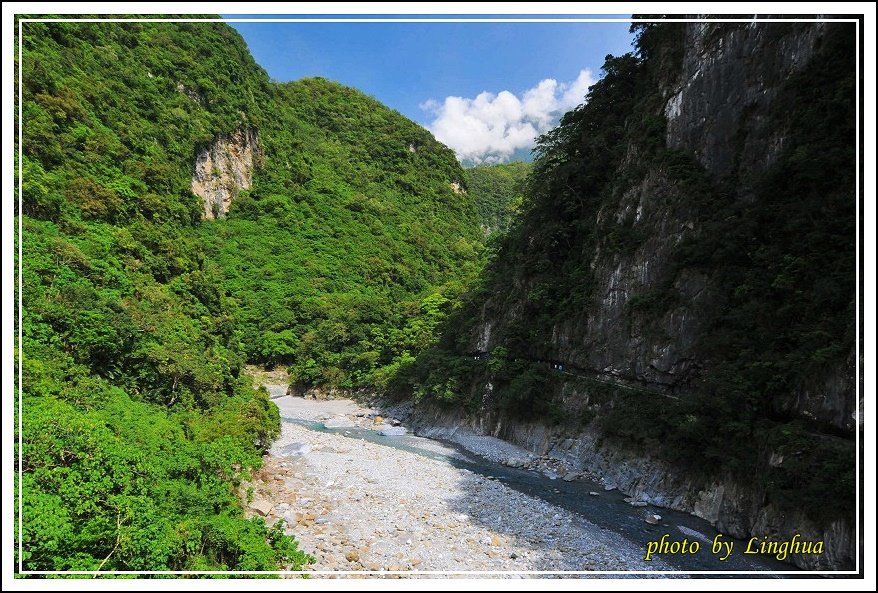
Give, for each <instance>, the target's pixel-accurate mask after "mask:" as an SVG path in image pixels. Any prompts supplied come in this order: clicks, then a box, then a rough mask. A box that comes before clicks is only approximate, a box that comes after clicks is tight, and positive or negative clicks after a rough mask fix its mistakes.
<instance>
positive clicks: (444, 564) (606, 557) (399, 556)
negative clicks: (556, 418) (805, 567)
mask: <svg viewBox="0 0 878 593" xmlns="http://www.w3.org/2000/svg"><path fill="white" fill-rule="evenodd" d="M270 391H272V393H273V394H274V393H275V392H276V391H278V389H277V388H275V387H274V386H272V387H271V388H270ZM273 399H274V401H275V403H276V404H277V405H278V407H279V408H280V410H281V417H282V418H283V422H282V433H281V436H280V438H279V439H278V440H277V441H276V442H275V443H274V445H273V446H272V449H271V451H270V453H269V455H267V456H266V458H265V464H264V466H263V468H262V469H261V470H260V471H259V472H258V473H257V474H256V475H255V476H254V478H253V482H252V483H249V484H245V486H244V488H242V493H243V492H246V489H247V488H248V487H252V488H253V490H252V496H251V502H250V503H249V504H248V513H250V514H251V515H252V514H258V515H261V516H264V517H266V520H267V521H268V522H269V523H274V522H275V521H277V520H279V519H283V520H284V521H285V522H286V525H287V530H288V532H290V533H292V534H294V535H295V536H296V538H297V539H298V540H299V542H300V547H301V548H302V549H303V550H305V551H306V552H308V553H309V554H311V555H312V556H314V557H315V559H316V560H315V562H314V563H313V564H312V565H310V566H309V567H308V568H309V570H315V571H358V572H367V571H374V572H387V573H388V576H390V574H389V573H397V572H398V574H396V575H393V576H400V575H402V576H405V575H406V574H408V573H411V574H412V575H414V574H416V573H418V572H422V571H443V572H445V571H448V572H457V571H486V572H492V571H503V572H505V573H509V574H507V575H505V576H514V573H515V572H516V571H608V570H620V571H630V570H653V571H655V570H668V569H669V566H668V565H666V564H665V563H663V562H661V561H660V560H659V561H655V560H654V561H651V562H648V563H647V562H644V561H643V550H642V549H641V547H639V546H636V545H635V544H633V543H632V542H631V541H630V540H628V539H626V538H624V537H622V536H620V535H618V534H616V533H614V532H613V531H611V530H608V529H605V528H602V527H599V526H597V525H595V524H593V523H590V522H589V521H588V520H587V519H586V518H584V517H582V516H580V515H578V514H575V513H572V512H570V511H568V510H565V509H563V508H560V507H558V506H555V505H553V504H550V503H549V502H546V501H545V500H541V499H539V498H535V497H532V496H528V495H526V494H524V493H522V492H519V491H516V490H514V489H512V488H510V487H508V486H507V485H505V484H503V483H501V482H500V481H498V480H497V479H494V478H493V476H484V475H480V474H478V473H474V472H472V471H470V470H468V469H466V468H465V467H461V466H460V464H455V460H459V459H465V458H466V457H467V453H466V452H461V451H459V450H457V449H454V448H451V447H449V446H447V445H445V444H444V443H441V442H438V441H433V440H430V439H426V438H420V437H414V436H411V435H406V436H404V437H394V436H387V437H379V433H380V432H385V433H388V434H393V433H394V432H396V433H399V432H403V431H404V427H400V426H393V424H395V422H391V421H385V420H384V419H382V418H380V416H378V412H377V411H375V410H370V409H367V408H363V407H361V406H359V405H358V404H356V403H354V402H352V401H350V400H328V401H318V400H308V399H303V398H295V397H288V396H281V395H280V394H279V393H278V394H276V397H273ZM324 427H331V428H333V429H334V430H333V431H329V432H327V431H322V430H320V429H323V428H324ZM346 429H350V431H351V432H354V431H358V433H359V434H361V435H362V434H365V433H366V431H368V434H369V435H371V434H374V435H375V437H376V438H375V439H369V440H364V439H362V438H351V436H350V434H348V435H347V436H346V434H345V431H346ZM394 438H400V439H404V443H405V446H404V447H400V446H398V445H396V443H394V444H393V445H392V446H388V444H384V443H383V442H382V439H384V440H388V439H394ZM388 443H389V441H388ZM499 443H502V445H499V444H497V443H488V442H480V443H478V447H476V448H479V449H481V451H480V452H482V453H488V454H489V456H490V451H488V450H485V449H490V448H491V447H492V445H495V446H497V447H499V448H503V454H504V455H509V454H510V453H515V451H511V450H509V449H508V447H513V446H512V445H509V444H508V443H503V442H502V441H499ZM498 576H504V575H498ZM640 576H642V575H640Z"/></svg>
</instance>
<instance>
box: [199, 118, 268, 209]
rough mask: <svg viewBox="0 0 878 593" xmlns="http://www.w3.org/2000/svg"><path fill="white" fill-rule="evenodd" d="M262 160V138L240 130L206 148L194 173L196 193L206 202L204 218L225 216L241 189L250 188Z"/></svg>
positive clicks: (249, 130)
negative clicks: (255, 170) (260, 143)
mask: <svg viewBox="0 0 878 593" xmlns="http://www.w3.org/2000/svg"><path fill="white" fill-rule="evenodd" d="M260 159H261V150H260V147H259V135H258V134H257V133H256V131H255V130H252V129H249V128H239V129H237V130H235V131H233V132H231V133H230V134H223V135H221V136H218V137H217V138H215V139H214V140H213V142H211V143H210V145H208V146H205V147H204V148H202V149H201V150H200V151H199V152H198V154H197V156H196V158H195V167H194V169H193V171H192V193H194V194H195V195H197V196H199V197H200V198H201V199H202V200H203V201H204V218H207V219H213V218H221V217H223V216H225V215H226V214H227V213H228V211H229V206H230V205H231V203H232V200H233V199H234V197H235V195H236V194H237V192H238V191H239V190H242V189H250V186H251V184H252V182H253V169H254V167H255V166H256V165H258V163H259V161H260Z"/></svg>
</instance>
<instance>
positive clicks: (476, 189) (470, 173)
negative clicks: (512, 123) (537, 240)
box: [466, 162, 531, 233]
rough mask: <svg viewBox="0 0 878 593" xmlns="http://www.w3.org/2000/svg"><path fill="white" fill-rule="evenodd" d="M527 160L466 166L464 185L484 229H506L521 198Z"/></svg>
mask: <svg viewBox="0 0 878 593" xmlns="http://www.w3.org/2000/svg"><path fill="white" fill-rule="evenodd" d="M530 170H531V165H530V163H523V162H515V163H505V164H500V165H478V166H476V167H472V168H470V169H467V170H466V186H467V191H469V194H470V196H471V197H472V200H473V202H475V204H476V208H478V211H479V220H480V221H481V223H482V228H484V229H485V231H486V232H488V233H491V232H500V233H505V232H506V231H507V230H509V226H510V224H511V223H512V222H513V220H514V219H515V217H516V215H517V214H518V212H519V210H520V208H521V205H522V203H523V201H524V193H525V183H526V180H527V175H528V173H530Z"/></svg>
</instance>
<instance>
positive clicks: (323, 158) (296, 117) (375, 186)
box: [200, 79, 482, 389]
mask: <svg viewBox="0 0 878 593" xmlns="http://www.w3.org/2000/svg"><path fill="white" fill-rule="evenodd" d="M270 111H271V114H272V115H271V117H270V118H268V119H267V120H266V121H265V122H264V124H263V125H262V126H261V127H260V141H261V143H262V144H263V152H264V165H263V166H262V167H261V168H260V169H258V170H257V171H256V173H255V175H254V183H253V187H252V188H251V189H250V190H249V191H243V192H241V193H240V194H239V196H238V197H237V198H236V200H235V201H234V202H233V203H232V207H231V210H230V212H229V216H228V217H227V218H226V219H225V220H220V221H216V222H213V223H210V224H205V225H202V228H201V233H200V236H201V238H202V239H203V240H204V242H205V245H206V248H207V249H208V252H209V254H210V255H209V257H210V259H212V260H214V261H215V262H216V263H217V264H218V265H219V266H220V268H221V269H222V270H223V274H224V278H225V280H224V282H223V284H222V288H223V290H224V292H226V293H228V294H229V295H231V296H232V297H233V298H234V299H235V301H236V302H237V305H238V311H239V317H238V320H239V322H240V323H239V327H240V328H241V330H242V333H241V334H240V335H239V337H238V339H239V340H240V342H241V344H242V348H243V349H244V351H245V352H246V353H247V356H248V358H249V359H250V360H252V361H255V362H260V363H263V364H269V365H271V364H276V363H285V364H289V365H291V366H290V374H291V380H292V381H293V382H294V383H296V384H298V385H299V386H301V387H302V388H307V387H312V386H324V387H341V388H347V389H351V388H358V387H364V386H369V385H373V384H376V383H378V384H381V383H382V382H383V381H384V380H385V377H387V376H388V375H389V374H392V373H393V372H394V370H395V369H396V368H397V367H398V366H399V365H401V364H406V363H407V361H408V360H410V359H411V357H412V356H413V354H414V353H416V352H418V351H420V350H421V349H422V348H423V347H424V346H425V345H426V344H427V343H429V342H430V340H431V339H432V335H433V331H432V328H434V327H435V326H436V324H437V323H438V322H439V321H440V318H442V317H443V316H444V314H445V310H446V308H447V307H446V305H447V304H448V303H449V302H450V299H452V298H453V297H455V296H456V295H457V294H459V293H460V291H461V290H462V284H461V282H460V280H461V279H462V278H464V277H467V276H471V275H473V274H474V273H475V272H476V271H477V264H478V261H479V260H478V255H479V254H480V251H481V240H482V235H481V233H480V232H479V227H478V221H477V214H476V211H475V209H474V208H473V204H472V201H471V200H470V199H469V197H468V196H467V195H466V193H465V192H464V191H463V189H462V187H463V178H464V173H463V171H462V170H461V169H460V166H459V165H458V163H457V161H456V159H455V158H454V154H453V153H452V152H451V151H450V150H449V149H448V148H446V147H445V146H443V145H441V144H439V143H438V142H436V140H434V139H433V137H432V136H431V135H430V134H429V132H427V131H426V130H424V129H423V128H421V127H420V126H417V125H416V124H414V123H412V122H410V121H408V120H406V119H405V118H404V117H402V116H401V115H400V114H399V113H397V112H394V111H391V110H390V109H388V108H386V107H384V106H383V105H381V104H380V103H378V102H377V101H375V100H374V99H371V98H369V97H366V96H365V95H363V94H362V93H360V92H359V91H356V90H354V89H350V88H347V87H343V86H341V85H339V84H336V83H333V82H330V81H327V80H323V79H305V80H301V81H297V82H293V83H288V84H284V85H278V86H276V87H273V88H272V93H271V103H270ZM458 187H459V188H460V189H456V188H458Z"/></svg>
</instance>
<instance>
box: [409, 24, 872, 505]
mask: <svg viewBox="0 0 878 593" xmlns="http://www.w3.org/2000/svg"><path fill="white" fill-rule="evenodd" d="M635 29H636V30H637V31H638V41H637V52H636V53H634V54H628V55H624V56H621V57H612V56H608V58H607V61H606V63H605V66H604V77H603V78H602V79H601V80H600V81H599V82H598V83H597V84H596V85H594V86H593V87H592V88H591V90H590V92H589V95H588V100H587V102H586V103H585V104H583V105H581V106H579V107H577V108H576V109H574V110H573V111H571V112H569V113H567V114H566V115H565V116H564V117H563V119H562V121H561V124H560V126H559V127H557V128H556V129H555V130H552V131H551V132H549V133H548V134H546V135H545V136H543V137H542V138H541V139H540V141H539V145H538V149H537V151H536V152H537V158H536V160H535V162H534V169H533V174H532V176H531V178H530V180H529V183H528V190H527V196H526V199H525V201H524V204H523V207H522V212H521V215H520V217H519V218H518V223H517V224H515V225H513V226H512V228H511V229H510V231H509V233H508V235H507V236H506V238H505V239H504V240H503V241H502V242H501V244H500V246H499V251H498V254H497V256H496V257H495V258H494V260H493V261H492V262H490V264H489V265H488V268H487V270H486V273H485V274H484V276H483V277H482V278H481V282H480V284H479V285H478V286H476V288H475V289H474V290H473V291H472V292H471V293H469V294H468V295H466V296H465V297H464V299H462V304H461V306H460V309H459V311H458V312H457V313H455V314H454V315H453V316H452V317H451V318H450V320H449V323H448V324H447V326H446V328H445V329H446V331H445V333H444V335H443V337H442V339H441V341H440V342H439V343H438V345H437V346H436V347H434V348H432V349H430V350H429V351H428V352H426V353H425V354H424V355H423V356H422V357H420V359H419V360H418V361H417V363H416V364H415V365H412V366H411V367H410V368H409V369H408V370H407V372H406V373H404V374H400V375H399V376H398V377H397V383H396V384H395V387H396V388H397V389H398V390H399V391H400V392H401V393H413V394H414V395H415V396H416V397H424V398H431V399H433V400H434V401H436V402H439V403H442V404H445V405H452V406H465V407H468V408H470V409H472V410H477V409H479V407H480V406H481V405H482V403H481V401H482V400H481V398H482V394H483V393H484V385H485V384H486V383H487V382H489V381H490V382H491V383H492V384H493V386H494V390H493V395H492V400H491V401H492V406H494V407H496V408H497V409H498V410H501V411H503V412H504V413H507V414H510V415H512V416H514V417H519V418H526V419H533V418H542V419H553V418H554V419H557V420H558V421H564V422H572V423H574V424H575V423H577V422H581V421H584V422H589V421H591V420H593V419H596V421H597V422H600V423H601V425H602V427H603V434H604V435H605V436H606V438H607V439H610V440H613V441H615V442H616V444H617V445H620V446H623V447H628V448H631V449H632V450H634V451H636V452H637V453H639V454H647V453H648V454H650V455H657V456H659V457H662V458H665V459H667V460H669V461H672V462H674V463H676V464H679V465H683V466H685V467H686V468H688V469H689V470H690V471H691V472H692V473H693V475H706V476H716V475H721V474H727V473H730V474H732V475H736V476H739V477H746V478H747V479H749V478H751V477H752V475H753V472H754V471H755V472H757V473H758V474H759V476H760V480H761V483H763V484H765V485H766V494H767V497H768V501H769V502H772V503H774V504H777V505H779V506H780V507H781V508H784V509H790V510H793V509H795V510H804V511H805V512H806V513H807V514H808V515H809V516H811V517H815V518H821V519H829V518H838V517H850V515H851V513H852V511H853V504H852V501H851V498H849V497H847V496H845V495H843V494H842V493H852V492H853V467H854V457H853V442H852V440H851V439H850V437H849V436H847V437H842V438H839V436H838V433H839V431H838V429H835V428H833V427H829V426H825V425H821V424H819V423H815V422H811V421H808V420H807V419H805V418H802V417H796V415H794V414H790V413H789V412H788V411H787V407H788V404H787V402H788V400H789V397H790V394H791V393H795V392H796V391H797V390H804V389H808V388H809V386H815V385H820V382H821V381H823V380H825V377H826V374H827V372H829V371H831V370H832V369H839V368H844V365H845V364H846V362H847V360H848V357H849V356H851V353H852V352H853V342H854V325H853V320H854V311H853V306H854V302H853V294H854V278H855V272H854V261H855V259H854V245H853V237H854V236H855V229H854V200H853V199H852V196H853V192H854V175H855V174H856V172H855V167H854V150H853V145H852V143H851V139H852V138H854V128H853V126H854V121H855V118H854V84H855V79H854V76H855V70H854V67H853V59H854V56H855V54H856V48H855V47H854V46H853V42H854V40H853V36H852V35H850V34H849V31H845V30H844V29H843V28H842V27H840V26H839V27H837V28H836V29H834V30H833V31H832V33H831V34H829V35H827V38H826V40H825V42H824V43H823V44H822V45H821V46H820V48H819V50H818V52H817V53H816V55H815V57H814V58H813V59H812V61H811V62H810V63H809V65H808V66H807V67H806V68H804V69H803V70H801V71H799V72H798V73H797V74H796V75H795V76H793V77H791V78H790V79H788V80H786V81H785V82H784V84H783V86H782V88H781V90H780V94H779V98H778V100H777V101H776V103H775V104H774V105H775V107H774V111H773V113H772V115H771V121H770V124H771V126H772V127H773V129H775V130H782V131H783V134H784V136H785V139H784V144H783V150H782V152H781V154H780V156H779V158H778V159H777V161H776V162H774V163H773V164H772V165H771V166H770V167H769V168H768V169H767V170H765V171H764V172H761V173H758V174H753V173H749V172H746V171H742V172H741V173H740V175H739V177H737V178H734V179H729V180H719V179H713V178H711V177H710V176H709V175H708V174H707V173H706V172H705V170H704V169H703V168H702V167H701V166H700V165H699V164H698V163H697V162H696V161H695V160H694V159H693V158H692V156H691V155H689V154H687V153H686V152H685V151H681V150H669V149H667V148H666V147H665V143H664V138H665V120H664V115H663V106H664V105H663V103H662V101H661V94H660V93H659V91H658V84H659V81H660V80H663V79H664V80H667V79H668V76H669V74H668V73H669V72H670V73H673V72H675V71H676V70H675V69H678V68H679V63H680V57H681V55H682V45H681V44H682V41H683V36H682V29H681V28H680V26H679V25H670V24H668V25H638V26H636V27H635ZM632 154H634V155H636V158H634V159H632V158H629V157H630V155H632ZM648 175H653V177H655V176H656V175H658V176H663V177H665V178H666V180H667V181H666V182H665V185H666V187H670V188H673V189H672V190H670V191H668V192H667V194H668V195H667V196H666V197H664V198H663V200H664V202H663V207H664V208H667V209H668V210H669V211H670V212H672V213H674V212H677V213H680V214H674V219H679V220H694V221H696V225H695V228H696V229H697V232H694V233H690V234H689V235H688V237H687V239H686V240H685V241H682V242H681V243H680V244H679V245H678V246H677V248H676V252H675V253H674V255H673V260H672V262H671V264H672V265H671V266H670V270H669V272H668V275H667V278H665V279H664V281H663V282H660V283H658V285H657V286H655V287H654V288H652V289H651V290H650V291H647V292H644V293H643V294H638V295H634V296H633V298H631V300H630V301H629V302H628V309H627V314H628V316H629V319H631V320H635V319H636V320H639V321H640V323H641V325H642V327H644V331H645V332H648V331H652V330H651V328H650V326H649V320H650V319H654V318H661V316H662V315H663V314H664V313H665V312H667V311H669V310H671V309H672V308H673V307H675V306H676V305H677V303H679V299H680V298H681V295H680V293H679V292H678V291H677V289H675V288H674V286H675V280H676V279H677V278H679V277H680V275H681V274H684V273H686V272H692V271H697V272H699V273H701V274H704V275H705V276H706V277H707V278H708V285H709V287H710V290H711V291H712V294H713V295H714V297H713V299H712V303H713V307H712V309H711V310H710V311H708V312H707V317H706V319H705V320H704V321H705V324H704V329H703V330H702V331H701V333H700V334H699V336H698V352H699V356H702V357H703V358H702V360H703V361H706V362H705V364H704V371H703V372H702V373H701V375H700V377H699V380H698V381H696V383H695V384H694V385H693V386H692V388H691V389H690V390H689V393H688V394H687V396H686V397H685V398H683V399H682V400H681V401H680V402H679V403H675V402H674V401H673V400H668V399H667V398H660V397H655V396H653V397H648V396H647V397H644V396H643V395H642V394H641V395H633V394H632V393H631V392H629V391H626V390H616V391H615V394H614V395H613V396H612V397H609V398H607V397H606V395H607V394H606V389H605V388H600V389H596V388H594V387H583V388H582V389H580V392H581V395H582V397H583V399H586V401H590V402H591V404H592V408H591V409H590V410H589V411H588V413H586V414H584V415H579V416H578V415H576V414H568V416H567V417H566V418H565V417H564V416H563V414H559V409H558V408H559V405H560V404H559V402H560V401H561V400H562V395H561V389H562V387H563V384H564V381H559V380H558V378H557V377H554V376H552V374H551V373H549V372H547V371H546V368H545V365H540V364H535V363H534V362H533V361H538V360H552V359H554V358H556V357H557V356H558V354H557V352H556V351H555V346H553V343H554V342H553V332H554V330H555V328H556V324H557V323H558V322H562V321H564V320H567V319H569V318H570V317H571V315H576V314H577V312H584V315H587V312H588V311H593V310H595V309H596V308H597V307H598V304H597V301H598V300H599V299H597V298H596V297H595V295H593V294H592V292H591V289H592V286H593V284H594V283H593V281H592V278H593V274H594V271H593V268H592V265H593V262H594V261H595V260H594V259H593V258H594V257H598V256H592V255H591V254H607V253H610V254H614V253H615V254H620V256H621V257H629V256H631V255H632V254H634V252H635V251H636V249H637V248H638V247H639V246H640V245H641V243H642V241H644V239H645V236H644V235H643V234H642V233H643V231H642V230H638V228H636V227H634V226H633V225H632V224H631V220H630V219H626V218H622V219H616V217H614V216H606V215H604V216H602V215H601V213H602V212H615V211H618V210H620V209H619V208H618V204H619V203H620V199H621V198H622V196H624V195H625V193H626V192H627V191H629V190H631V188H637V187H638V186H639V185H640V184H642V183H643V180H644V179H645V178H646V176H648ZM739 186H744V187H750V188H753V189H752V194H753V195H752V196H749V197H747V198H746V199H742V198H738V199H735V197H734V196H736V193H737V192H738V189H739ZM742 254H747V256H746V257H744V256H742ZM509 311H513V312H514V314H511V315H508V314H507V312H509ZM482 318H487V319H490V320H493V321H494V323H493V325H492V328H491V329H492V340H494V341H495V343H496V347H495V349H494V351H493V352H491V354H490V356H489V357H483V358H482V359H481V360H476V359H473V357H471V356H467V353H469V352H470V350H471V349H472V348H473V341H474V338H473V336H474V327H475V324H476V323H478V321H479V320H480V319H482ZM583 323H584V321H583ZM659 339H660V338H659ZM564 402H565V403H564V406H566V407H567V408H569V407H570V406H571V405H573V404H571V403H570V401H569V396H568V397H567V398H566V400H564ZM600 402H602V404H601V403H600ZM564 406H562V408H563V407H564ZM574 407H575V406H574ZM693 451H698V452H699V454H698V455H692V454H691V453H692V452H693ZM772 452H779V453H780V454H783V455H785V459H786V461H785V462H784V464H783V465H782V466H780V467H770V466H769V465H768V461H767V460H768V457H769V455H770V453H772ZM805 452H807V454H805Z"/></svg>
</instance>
